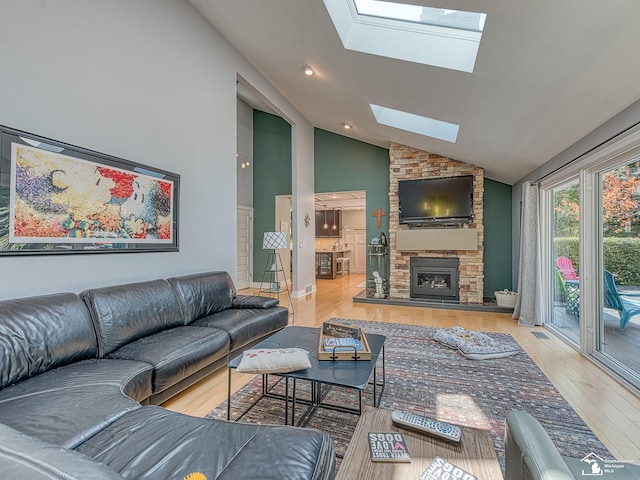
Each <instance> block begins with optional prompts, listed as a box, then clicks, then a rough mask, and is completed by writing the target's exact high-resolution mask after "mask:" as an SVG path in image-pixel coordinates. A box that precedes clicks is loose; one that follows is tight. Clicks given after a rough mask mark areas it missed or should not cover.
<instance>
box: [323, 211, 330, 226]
mask: <svg viewBox="0 0 640 480" xmlns="http://www.w3.org/2000/svg"><path fill="white" fill-rule="evenodd" d="M322 228H324V229H325V230H327V229H328V228H329V224H328V223H327V211H326V210H325V211H324V225H322Z"/></svg>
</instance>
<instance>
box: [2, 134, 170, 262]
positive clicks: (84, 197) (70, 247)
mask: <svg viewBox="0 0 640 480" xmlns="http://www.w3.org/2000/svg"><path fill="white" fill-rule="evenodd" d="M179 194H180V176H179V175H177V174H175V173H170V172H167V171H164V170H160V169H157V168H153V167H149V166H146V165H140V164H137V163H134V162H130V161H128V160H124V159H121V158H117V157H113V156H111V155H106V154H103V153H99V152H95V151H92V150H87V149H84V148H81V147H76V146H74V145H69V144H66V143H63V142H59V141H56V140H51V139H48V138H44V137H39V136H37V135H33V134H30V133H26V132H22V131H19V130H14V129H11V128H8V127H2V126H0V255H28V254H69V253H108V252H112V253H113V252H117V253H125V252H159V251H177V250H178V201H179Z"/></svg>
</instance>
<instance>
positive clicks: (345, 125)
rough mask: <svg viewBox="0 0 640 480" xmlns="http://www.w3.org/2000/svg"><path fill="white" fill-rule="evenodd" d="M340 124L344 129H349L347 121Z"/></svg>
mask: <svg viewBox="0 0 640 480" xmlns="http://www.w3.org/2000/svg"><path fill="white" fill-rule="evenodd" d="M342 126H343V127H344V129H345V130H351V128H352V127H351V125H349V124H348V123H343V124H342Z"/></svg>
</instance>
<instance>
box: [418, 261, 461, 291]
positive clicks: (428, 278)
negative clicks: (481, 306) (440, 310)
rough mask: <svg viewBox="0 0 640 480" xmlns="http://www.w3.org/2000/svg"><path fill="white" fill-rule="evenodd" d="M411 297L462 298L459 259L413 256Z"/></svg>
mask: <svg viewBox="0 0 640 480" xmlns="http://www.w3.org/2000/svg"><path fill="white" fill-rule="evenodd" d="M409 260H410V261H409V265H410V282H409V284H410V292H411V298H428V299H431V300H441V301H454V302H457V301H458V300H459V299H460V292H459V287H458V274H459V272H458V259H457V258H431V257H411V258H410V259H409Z"/></svg>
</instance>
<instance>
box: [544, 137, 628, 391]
mask: <svg viewBox="0 0 640 480" xmlns="http://www.w3.org/2000/svg"><path fill="white" fill-rule="evenodd" d="M540 192H541V196H540V200H541V203H540V205H541V209H540V212H541V215H540V218H541V232H542V237H541V238H542V249H541V252H542V254H541V255H542V257H541V260H542V261H541V267H542V271H541V274H542V277H541V278H542V279H543V298H544V301H545V303H546V306H547V308H545V309H544V312H543V315H544V321H545V326H546V327H547V328H549V329H550V330H552V331H553V332H555V333H557V334H558V335H559V336H560V337H561V338H563V339H564V340H565V341H566V342H567V343H569V344H571V345H573V346H574V347H575V348H576V349H579V350H580V351H581V352H583V353H584V354H585V355H587V356H589V357H591V358H592V359H593V360H595V361H596V362H598V363H599V364H601V365H602V366H603V367H604V368H605V369H607V370H609V371H610V372H612V373H613V374H614V375H617V376H619V377H621V378H623V379H624V380H625V381H627V382H628V383H630V384H631V385H634V386H635V387H636V388H639V389H640V355H638V352H640V127H638V128H636V129H634V130H633V131H629V132H626V133H625V134H624V135H621V136H620V138H616V140H615V141H611V142H610V143H608V144H605V145H602V146H600V147H598V148H596V149H594V150H593V151H592V152H590V153H589V154H588V155H585V156H584V158H581V159H580V161H576V162H574V163H572V164H571V165H570V166H567V167H566V168H563V169H560V170H559V171H558V172H557V173H555V174H553V175H550V176H548V178H545V179H543V180H542V181H541V182H540Z"/></svg>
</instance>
